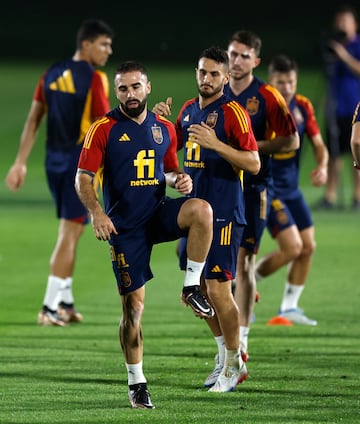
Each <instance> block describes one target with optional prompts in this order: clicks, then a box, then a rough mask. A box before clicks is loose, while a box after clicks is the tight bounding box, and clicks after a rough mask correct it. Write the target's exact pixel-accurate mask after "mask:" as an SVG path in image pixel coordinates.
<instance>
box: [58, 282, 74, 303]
mask: <svg viewBox="0 0 360 424" xmlns="http://www.w3.org/2000/svg"><path fill="white" fill-rule="evenodd" d="M64 281H65V283H64V285H63V287H62V289H61V299H60V302H64V303H66V304H68V305H73V304H74V296H73V293H72V282H73V279H72V277H68V278H66V279H65V280H64Z"/></svg>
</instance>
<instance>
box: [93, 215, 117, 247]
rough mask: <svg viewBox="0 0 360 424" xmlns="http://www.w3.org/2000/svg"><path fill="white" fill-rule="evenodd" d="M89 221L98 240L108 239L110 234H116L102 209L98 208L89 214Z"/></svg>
mask: <svg viewBox="0 0 360 424" xmlns="http://www.w3.org/2000/svg"><path fill="white" fill-rule="evenodd" d="M91 222H92V226H93V229H94V233H95V237H96V238H97V239H98V240H110V234H112V233H114V234H118V232H117V231H116V228H115V226H114V224H113V222H112V221H111V219H110V218H109V217H108V216H107V215H106V213H105V212H104V211H103V210H100V209H99V210H98V211H96V212H94V213H93V214H91Z"/></svg>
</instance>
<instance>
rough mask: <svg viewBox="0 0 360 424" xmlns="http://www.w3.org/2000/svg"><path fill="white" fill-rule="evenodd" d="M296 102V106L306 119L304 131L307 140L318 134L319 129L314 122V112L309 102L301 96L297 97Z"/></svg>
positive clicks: (315, 121)
mask: <svg viewBox="0 0 360 424" xmlns="http://www.w3.org/2000/svg"><path fill="white" fill-rule="evenodd" d="M296 100H297V102H298V104H299V105H301V106H302V108H303V109H304V111H305V113H306V117H307V119H306V124H305V131H306V134H307V136H308V137H309V138H312V137H314V136H315V135H317V134H320V128H319V125H318V122H317V120H316V116H315V110H314V107H313V105H312V103H311V101H310V100H309V99H308V98H307V97H305V96H302V95H297V96H296Z"/></svg>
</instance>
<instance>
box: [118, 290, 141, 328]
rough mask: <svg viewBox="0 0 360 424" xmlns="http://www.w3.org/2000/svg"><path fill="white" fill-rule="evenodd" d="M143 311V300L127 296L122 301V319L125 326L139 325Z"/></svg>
mask: <svg viewBox="0 0 360 424" xmlns="http://www.w3.org/2000/svg"><path fill="white" fill-rule="evenodd" d="M143 312H144V302H143V301H141V300H138V299H131V297H128V298H127V299H126V301H125V302H123V321H124V323H125V325H126V326H130V327H139V326H140V324H141V318H142V315H143Z"/></svg>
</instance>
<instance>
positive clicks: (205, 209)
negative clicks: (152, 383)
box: [75, 62, 214, 409]
mask: <svg viewBox="0 0 360 424" xmlns="http://www.w3.org/2000/svg"><path fill="white" fill-rule="evenodd" d="M114 84H115V94H116V97H117V99H118V100H119V106H118V107H116V108H115V109H113V110H112V111H110V112H109V113H107V114H106V115H105V116H104V117H103V118H101V119H99V120H98V121H96V122H95V123H94V124H93V125H92V126H91V127H90V129H89V131H88V133H87V136H86V139H85V142H84V145H83V148H82V152H81V155H80V159H79V164H78V171H77V174H76V180H75V181H76V190H77V193H78V195H79V197H80V199H81V201H82V202H83V204H84V206H85V207H86V208H87V209H88V211H89V213H90V216H91V221H92V225H93V229H94V232H95V236H96V237H97V238H98V239H99V240H108V241H109V244H110V250H111V259H112V265H113V272H114V275H115V278H116V281H117V285H118V290H119V294H120V297H121V304H122V316H121V321H120V328H119V339H120V344H121V347H122V351H123V354H124V357H125V361H126V368H127V371H128V386H129V392H128V394H129V400H130V403H131V406H132V407H133V408H146V409H153V408H154V405H153V404H152V402H151V399H150V393H149V391H148V388H147V379H146V377H145V375H144V372H143V332H142V325H141V320H142V316H143V312H144V302H145V284H146V282H147V281H149V280H150V279H151V278H152V277H153V274H152V272H151V268H150V257H151V252H152V248H153V245H154V244H157V243H162V242H166V241H171V240H177V239H178V238H180V237H184V236H187V238H188V243H187V263H186V272H185V280H184V286H183V289H182V300H183V302H185V303H186V304H187V305H188V306H190V307H191V308H192V309H193V311H194V313H195V315H197V316H199V317H201V318H211V317H212V316H214V310H213V308H212V307H211V306H210V305H209V303H208V302H207V300H206V298H205V297H204V296H202V294H201V293H200V277H201V273H202V270H203V267H204V264H205V260H206V257H207V254H208V252H209V248H210V245H211V241H212V236H213V229H212V228H213V213H212V208H211V206H210V205H209V203H207V202H206V201H204V200H202V199H195V198H189V197H185V196H184V195H187V194H189V193H190V192H191V191H192V187H193V184H192V179H191V178H190V177H189V175H187V174H185V173H183V172H182V171H181V170H180V169H179V164H178V158H177V138H176V132H175V127H174V124H173V123H171V122H170V121H168V120H167V119H165V118H163V117H161V116H159V115H156V114H155V113H153V112H151V111H150V110H148V109H147V97H148V95H149V94H150V92H151V84H150V81H149V80H148V76H147V71H146V69H145V67H144V66H143V65H141V64H140V63H137V62H124V63H122V64H121V65H120V66H119V67H118V68H117V70H116V71H115V76H114ZM99 170H101V173H100V176H99V177H100V181H101V182H102V183H101V185H102V191H103V199H104V209H103V208H102V206H101V204H100V203H99V201H98V198H97V195H96V191H95V189H94V185H93V182H94V178H95V176H96V174H97V172H98V171H99ZM166 183H167V184H168V185H170V186H171V187H173V188H175V189H176V190H177V191H178V192H179V193H180V194H182V195H183V196H181V197H178V198H176V199H170V198H169V197H167V196H166Z"/></svg>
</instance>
